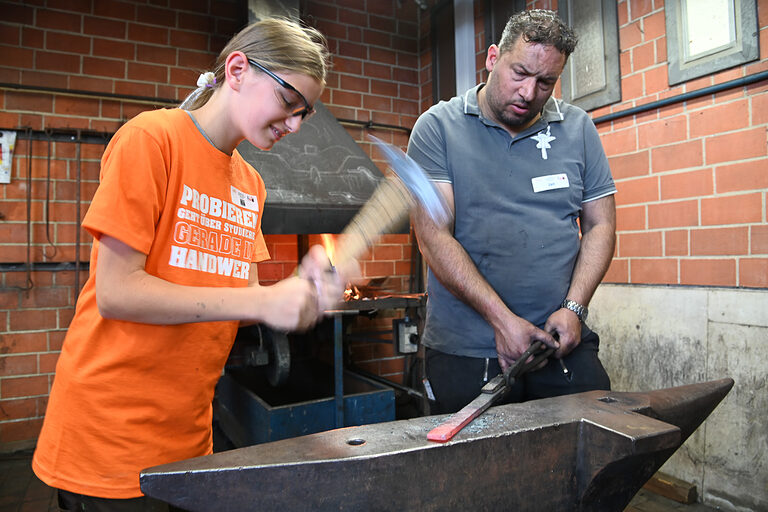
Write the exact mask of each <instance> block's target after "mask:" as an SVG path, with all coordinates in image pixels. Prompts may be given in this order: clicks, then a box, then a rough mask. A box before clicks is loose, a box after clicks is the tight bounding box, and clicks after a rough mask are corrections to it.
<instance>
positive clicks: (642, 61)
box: [631, 42, 656, 72]
mask: <svg viewBox="0 0 768 512" xmlns="http://www.w3.org/2000/svg"><path fill="white" fill-rule="evenodd" d="M655 52H656V44H655V43H654V42H650V43H645V44H642V45H640V46H635V47H634V48H632V52H631V53H632V71H634V72H636V71H639V70H641V69H645V68H649V67H651V66H653V65H655V64H656V57H655Z"/></svg>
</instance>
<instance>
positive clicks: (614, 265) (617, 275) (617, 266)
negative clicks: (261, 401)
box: [602, 258, 629, 283]
mask: <svg viewBox="0 0 768 512" xmlns="http://www.w3.org/2000/svg"><path fill="white" fill-rule="evenodd" d="M602 282H604V283H628V282H629V260H620V259H616V258H614V259H613V260H611V265H610V266H609V267H608V271H607V272H606V273H605V276H604V277H603V281H602Z"/></svg>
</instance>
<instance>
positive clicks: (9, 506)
mask: <svg viewBox="0 0 768 512" xmlns="http://www.w3.org/2000/svg"><path fill="white" fill-rule="evenodd" d="M31 459H32V453H31V452H19V453H14V454H0V512H58V510H59V509H58V507H57V506H56V493H55V492H54V491H53V489H51V488H50V487H48V486H47V485H45V484H44V483H43V482H41V481H40V480H38V479H37V477H36V476H35V474H34V473H32V468H31V467H30V461H31ZM714 510H715V509H713V508H709V507H706V506H704V505H700V504H694V505H681V504H680V503H676V502H674V501H671V500H668V499H666V498H663V497H661V496H658V495H656V494H653V493H651V492H648V491H645V490H641V491H640V492H639V493H638V494H637V496H635V498H634V499H633V500H632V502H631V503H630V504H629V506H628V507H627V508H626V509H625V511H624V512H710V511H714Z"/></svg>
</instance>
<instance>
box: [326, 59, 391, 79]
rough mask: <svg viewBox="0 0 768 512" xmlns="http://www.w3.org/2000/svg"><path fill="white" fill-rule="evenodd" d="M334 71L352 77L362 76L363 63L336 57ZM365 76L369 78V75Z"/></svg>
mask: <svg viewBox="0 0 768 512" xmlns="http://www.w3.org/2000/svg"><path fill="white" fill-rule="evenodd" d="M333 69H334V71H336V72H337V73H349V74H351V75H362V74H363V63H362V62H361V61H359V60H357V59H347V58H344V57H339V56H336V57H334V58H333ZM365 76H367V74H366V75H365ZM368 78H370V77H368ZM386 78H389V77H386Z"/></svg>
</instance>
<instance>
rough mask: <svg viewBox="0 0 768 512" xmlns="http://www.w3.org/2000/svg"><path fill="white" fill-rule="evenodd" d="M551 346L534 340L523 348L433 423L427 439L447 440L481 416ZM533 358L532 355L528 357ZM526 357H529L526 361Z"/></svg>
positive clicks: (542, 358) (545, 354)
mask: <svg viewBox="0 0 768 512" xmlns="http://www.w3.org/2000/svg"><path fill="white" fill-rule="evenodd" d="M554 351H555V349H554V348H551V347H548V346H547V345H545V344H544V343H542V342H541V341H534V342H533V343H531V346H530V347H528V350H526V351H525V352H523V354H522V355H521V356H520V358H519V359H518V360H517V361H515V363H514V364H512V365H511V366H510V367H509V368H507V369H506V370H505V371H504V372H502V373H500V374H498V375H497V376H495V377H494V378H492V379H491V380H489V381H488V383H487V384H486V385H485V386H483V388H482V390H481V393H480V395H478V397H477V398H475V399H474V400H472V401H471V402H470V403H469V404H467V405H465V406H464V408H463V409H461V410H460V411H459V412H457V413H456V414H453V415H452V416H450V417H449V418H448V419H447V420H446V421H445V422H443V423H441V424H440V425H438V426H436V427H435V428H433V429H432V430H430V431H429V433H428V434H427V439H428V440H430V441H437V442H439V443H444V442H446V441H450V440H451V438H453V436H455V435H456V434H457V433H458V432H459V431H460V430H461V429H462V428H464V427H465V426H467V425H468V424H469V423H470V422H471V421H472V420H474V419H475V418H477V417H478V416H480V415H481V414H482V413H483V412H485V411H486V409H488V408H489V407H490V406H491V405H493V404H494V403H495V402H496V401H498V400H499V399H500V398H502V397H503V396H505V395H506V394H507V393H508V392H509V390H510V389H512V386H513V385H514V383H515V380H516V379H517V378H518V377H520V376H521V375H522V374H524V373H525V372H527V371H529V370H532V369H534V368H536V367H538V366H539V364H541V362H542V361H543V360H544V359H546V358H548V357H549V356H550V355H551V354H552V353H553V352H554ZM531 358H533V359H531ZM528 359H531V360H530V361H528Z"/></svg>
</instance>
